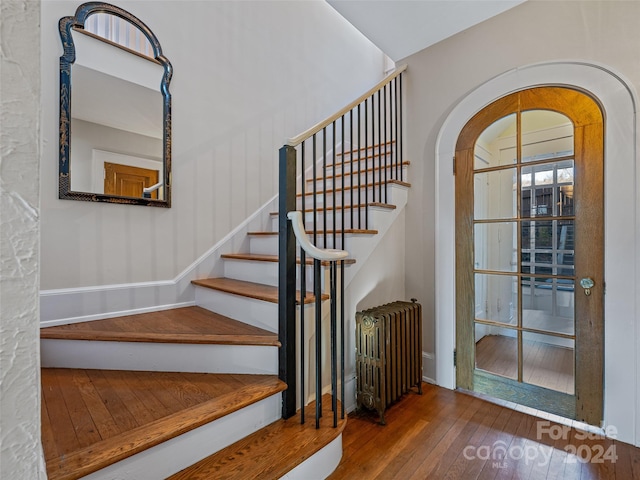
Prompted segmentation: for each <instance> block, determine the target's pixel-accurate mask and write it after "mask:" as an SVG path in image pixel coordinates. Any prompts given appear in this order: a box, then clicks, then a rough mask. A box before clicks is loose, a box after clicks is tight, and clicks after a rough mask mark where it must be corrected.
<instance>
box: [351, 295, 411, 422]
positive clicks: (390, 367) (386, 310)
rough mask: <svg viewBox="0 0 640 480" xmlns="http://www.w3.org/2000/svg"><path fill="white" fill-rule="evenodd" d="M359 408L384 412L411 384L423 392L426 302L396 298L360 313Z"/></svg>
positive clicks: (357, 385) (357, 345) (357, 387)
mask: <svg viewBox="0 0 640 480" xmlns="http://www.w3.org/2000/svg"><path fill="white" fill-rule="evenodd" d="M356 376H357V384H356V402H357V408H358V409H360V408H361V407H363V406H364V407H366V408H369V409H375V410H377V412H378V414H379V415H380V423H381V424H383V425H384V424H385V419H384V412H385V410H386V408H387V407H388V406H389V405H390V404H391V403H393V402H395V401H396V400H397V399H398V398H400V396H402V395H403V394H404V393H407V392H408V391H409V389H410V388H411V387H414V386H417V387H418V393H420V394H422V306H421V305H420V304H419V303H416V301H415V299H412V302H402V301H397V302H392V303H388V304H386V305H381V306H379V307H375V308H371V309H369V310H364V311H362V312H357V313H356Z"/></svg>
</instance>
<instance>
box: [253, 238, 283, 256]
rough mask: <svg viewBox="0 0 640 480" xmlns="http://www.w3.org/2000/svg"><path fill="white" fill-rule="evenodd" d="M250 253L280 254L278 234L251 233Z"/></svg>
mask: <svg viewBox="0 0 640 480" xmlns="http://www.w3.org/2000/svg"><path fill="white" fill-rule="evenodd" d="M249 253H253V254H256V255H278V236H277V235H250V236H249Z"/></svg>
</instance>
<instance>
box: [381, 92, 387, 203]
mask: <svg viewBox="0 0 640 480" xmlns="http://www.w3.org/2000/svg"><path fill="white" fill-rule="evenodd" d="M383 107H384V110H383V112H382V120H383V122H384V203H388V201H387V169H388V165H387V164H388V156H387V149H388V146H387V129H388V126H387V86H386V85H385V86H384V102H383Z"/></svg>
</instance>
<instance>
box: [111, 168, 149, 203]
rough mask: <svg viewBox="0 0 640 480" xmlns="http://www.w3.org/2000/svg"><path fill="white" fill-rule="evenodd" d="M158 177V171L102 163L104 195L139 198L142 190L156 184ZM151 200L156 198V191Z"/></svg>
mask: <svg viewBox="0 0 640 480" xmlns="http://www.w3.org/2000/svg"><path fill="white" fill-rule="evenodd" d="M158 175H159V171H158V170H150V169H147V168H140V167H132V166H130V165H121V164H119V163H109V162H104V193H105V195H120V196H124V197H138V198H141V197H142V196H143V189H144V188H148V187H151V186H153V185H155V184H157V183H158ZM151 198H158V191H157V190H155V191H154V192H152V193H151Z"/></svg>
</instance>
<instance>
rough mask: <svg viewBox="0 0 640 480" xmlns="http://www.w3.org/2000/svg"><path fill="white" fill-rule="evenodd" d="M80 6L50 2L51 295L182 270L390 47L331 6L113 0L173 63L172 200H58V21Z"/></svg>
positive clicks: (240, 215) (46, 26)
mask: <svg viewBox="0 0 640 480" xmlns="http://www.w3.org/2000/svg"><path fill="white" fill-rule="evenodd" d="M79 4H80V2H68V1H49V0H47V1H45V2H43V4H42V22H41V23H42V72H41V74H42V86H43V89H42V108H43V115H42V120H43V124H42V127H43V137H44V146H43V162H42V168H41V175H42V182H41V196H42V238H43V242H42V252H41V255H42V257H41V260H42V263H41V266H42V270H41V272H42V273H41V275H42V281H41V288H42V289H43V290H50V289H62V288H75V287H86V286H96V285H113V284H123V283H135V282H154V281H166V280H172V279H174V278H176V277H177V276H178V275H179V274H180V272H182V271H183V270H184V269H185V268H187V267H188V266H189V265H190V264H191V263H192V262H193V261H195V260H196V259H197V258H198V257H200V255H202V254H203V253H204V252H206V251H207V250H208V249H209V248H210V247H211V246H212V245H214V244H215V243H216V242H217V241H219V240H220V239H222V238H223V237H224V236H225V235H226V234H227V233H228V232H230V231H231V230H232V229H233V228H234V227H235V226H237V225H239V224H240V223H241V222H242V221H243V220H244V219H245V218H246V217H248V216H249V215H250V214H251V213H252V212H254V211H255V210H257V209H258V207H259V206H260V205H262V204H263V203H265V202H266V201H267V200H268V199H270V198H271V197H272V196H273V195H274V194H275V193H276V189H277V168H276V166H277V162H276V160H277V150H278V148H279V147H280V146H281V145H282V144H283V143H284V141H285V140H286V139H287V138H288V137H291V136H294V135H296V134H298V133H300V132H301V131H303V130H305V129H306V128H308V127H310V126H311V125H313V124H315V123H316V122H317V121H319V120H320V119H322V118H323V117H325V116H327V115H329V114H331V113H333V112H334V111H336V110H338V109H339V108H340V107H342V106H343V105H345V104H346V103H348V102H349V101H351V100H352V99H354V98H356V97H357V96H358V95H360V94H361V93H362V92H364V91H365V90H366V89H367V88H369V87H370V86H372V85H374V84H375V83H376V82H377V81H378V80H379V79H380V78H381V77H382V71H383V56H382V53H381V52H380V51H379V50H378V49H377V48H376V47H374V46H373V45H372V44H371V43H370V42H369V41H368V40H366V39H365V38H364V37H363V36H362V35H361V34H360V33H358V32H357V31H356V30H355V29H354V28H353V27H352V26H351V25H349V24H348V23H347V22H346V21H345V20H344V19H343V18H342V17H341V16H340V15H339V14H338V13H337V12H335V11H334V10H333V9H332V8H331V7H330V6H329V5H327V4H326V3H325V2H322V1H310V2H286V1H283V2H276V1H269V2H263V1H246V2H244V1H242V2H238V1H220V2H218V1H216V2H186V1H164V2H145V1H123V2H118V5H119V6H121V7H123V8H125V9H127V10H129V11H130V12H131V13H133V14H134V15H136V16H138V17H139V18H140V19H141V20H143V21H144V22H145V23H146V24H147V25H148V26H149V27H150V28H151V29H152V30H153V31H154V33H155V34H156V35H157V37H158V39H159V40H160V43H161V45H162V48H163V52H164V54H165V55H166V56H167V57H168V58H169V60H170V61H171V63H172V64H173V67H174V76H173V80H172V82H171V87H170V89H171V93H172V98H173V110H172V113H173V117H172V119H173V165H172V172H173V192H172V200H173V207H172V208H171V209H169V210H167V209H160V208H148V207H137V206H135V207H132V206H123V205H112V204H97V203H88V202H74V201H67V200H58V199H57V190H58V185H57V171H58V166H57V165H58V63H59V60H58V59H59V56H60V55H61V53H62V47H61V45H60V40H59V36H58V27H57V22H58V19H59V18H60V17H62V16H66V15H72V14H73V13H74V12H75V9H76V7H77V5H79ZM70 254H72V255H73V260H72V261H70Z"/></svg>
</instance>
